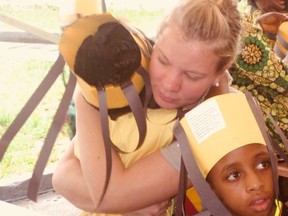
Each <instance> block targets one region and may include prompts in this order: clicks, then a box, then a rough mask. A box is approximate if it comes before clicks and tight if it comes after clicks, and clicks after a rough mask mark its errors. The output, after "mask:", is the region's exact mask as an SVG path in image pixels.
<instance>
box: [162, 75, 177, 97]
mask: <svg viewBox="0 0 288 216" xmlns="http://www.w3.org/2000/svg"><path fill="white" fill-rule="evenodd" d="M163 80H164V83H163V86H164V88H165V90H166V91H169V92H178V91H179V90H180V88H181V77H180V75H179V74H177V72H175V71H169V72H168V73H166V74H165V75H164V79H163Z"/></svg>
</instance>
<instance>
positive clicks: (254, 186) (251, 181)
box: [247, 173, 264, 192]
mask: <svg viewBox="0 0 288 216" xmlns="http://www.w3.org/2000/svg"><path fill="white" fill-rule="evenodd" d="M263 187H264V184H263V181H262V180H261V177H260V176H258V175H257V174H256V173H253V174H251V173H250V174H249V177H248V178H247V191H248V192H251V191H257V190H262V189H263Z"/></svg>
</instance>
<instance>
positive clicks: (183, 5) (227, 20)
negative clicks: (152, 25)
mask: <svg viewBox="0 0 288 216" xmlns="http://www.w3.org/2000/svg"><path fill="white" fill-rule="evenodd" d="M237 3H238V2H237V1H236V0H181V1H180V2H179V4H178V5H176V7H174V8H173V10H172V11H171V12H170V13H169V14H168V16H167V17H166V18H165V19H164V21H163V22H162V24H161V25H160V28H159V32H158V36H159V35H161V33H162V32H163V31H164V30H165V28H167V27H169V26H170V25H171V24H173V25H176V26H177V27H178V28H179V29H180V30H181V31H182V32H183V36H184V39H185V40H187V41H190V40H198V41H204V42H206V41H207V43H209V44H210V45H211V46H212V48H213V49H214V51H215V54H216V55H217V56H219V58H220V60H219V64H218V67H217V70H218V71H220V70H223V68H224V67H225V66H226V65H227V64H229V63H230V62H231V61H234V59H235V57H236V55H237V54H238V51H239V45H240V31H241V24H240V14H239V11H238V9H237Z"/></svg>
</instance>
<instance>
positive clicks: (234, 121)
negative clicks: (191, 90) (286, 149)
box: [180, 93, 266, 178]
mask: <svg viewBox="0 0 288 216" xmlns="http://www.w3.org/2000/svg"><path fill="white" fill-rule="evenodd" d="M180 123H181V125H182V127H183V128H184V131H185V133H186V135H187V138H188V141H189V145H190V147H191V149H192V152H193V155H194V157H195V160H196V162H197V164H198V167H199V169H200V171H201V173H202V175H203V177H204V178H206V177H207V175H208V173H209V171H210V170H211V169H212V168H213V166H214V165H215V164H216V163H217V162H218V161H219V160H220V159H221V158H222V157H224V156H225V155H226V154H228V153H229V152H231V151H232V150H234V149H237V148H239V147H242V146H245V145H248V144H253V143H258V144H263V145H266V143H265V140H264V138H263V135H262V133H261V130H260V128H259V125H258V123H257V120H256V118H255V117H254V114H253V112H252V110H251V108H250V106H249V103H248V101H247V99H246V97H245V95H244V94H242V93H230V94H223V95H219V96H216V97H213V98H210V99H208V100H206V101H204V102H202V103H201V104H200V105H198V106H197V107H195V108H194V109H193V110H191V111H189V112H188V113H186V114H185V116H184V118H183V119H182V120H181V121H180Z"/></svg>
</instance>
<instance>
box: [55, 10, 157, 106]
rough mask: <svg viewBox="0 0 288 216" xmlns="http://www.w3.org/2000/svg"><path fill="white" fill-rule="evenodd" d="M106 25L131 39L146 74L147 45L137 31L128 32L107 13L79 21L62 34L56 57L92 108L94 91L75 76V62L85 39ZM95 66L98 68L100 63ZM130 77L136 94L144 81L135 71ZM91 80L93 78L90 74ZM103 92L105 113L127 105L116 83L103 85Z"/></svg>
mask: <svg viewBox="0 0 288 216" xmlns="http://www.w3.org/2000/svg"><path fill="white" fill-rule="evenodd" d="M108 23H118V24H119V25H121V26H122V27H123V28H125V29H126V31H127V32H128V33H129V35H130V37H131V36H132V39H134V42H136V43H137V45H138V47H139V53H140V54H139V56H140V60H139V67H140V66H141V67H142V68H144V69H145V70H146V71H148V64H149V58H150V53H151V48H152V46H151V44H150V41H148V40H147V38H146V37H145V36H144V35H143V34H142V33H141V32H140V31H137V30H135V29H132V28H127V27H126V26H124V24H122V23H120V21H119V20H117V19H116V18H114V17H113V16H112V15H111V14H108V13H105V14H95V15H91V16H87V17H84V18H81V19H79V20H78V21H77V22H75V23H73V24H72V25H71V26H69V27H68V28H66V29H65V30H64V32H63V35H62V37H61V39H60V42H59V50H60V53H61V54H62V55H63V57H64V59H65V61H66V63H67V64H68V66H69V68H70V70H71V71H72V72H73V73H74V74H75V75H76V77H77V81H78V84H79V86H80V89H81V91H82V94H83V96H84V98H85V99H86V100H87V102H88V103H90V104H92V105H93V106H95V107H99V100H98V94H97V88H96V86H95V85H94V84H88V83H89V80H87V79H83V77H80V76H79V72H81V71H75V61H76V57H77V53H78V51H79V49H80V48H81V46H82V44H83V42H84V41H85V40H86V39H87V38H88V37H91V36H92V37H93V36H94V35H95V34H96V33H97V31H98V30H99V28H101V26H103V25H104V24H108ZM134 30H135V31H134ZM112 37H115V38H117V35H112ZM115 49H117V47H115ZM94 51H95V52H97V50H92V52H94ZM120 54H121V53H120ZM103 55H106V56H104V57H103V56H101V53H100V55H99V56H101V58H103V59H105V61H106V63H107V62H109V58H110V55H108V54H107V53H103ZM131 58H133V57H131ZM91 61H92V62H93V61H94V59H92V60H91ZM113 63H115V62H111V64H113ZM116 63H117V62H116ZM99 64H101V62H100V63H99ZM103 67H104V66H102V68H103ZM97 69H98V68H92V71H93V70H95V72H96V71H97ZM82 72H83V71H82ZM131 74H132V75H131V76H130V77H129V79H130V80H131V81H132V83H133V85H134V87H135V88H136V90H137V92H138V93H140V91H141V90H142V89H143V87H144V80H143V79H142V76H140V75H139V74H138V73H137V69H136V70H135V71H132V72H131ZM90 76H91V75H90ZM92 76H94V75H93V74H92ZM116 76H119V74H117V75H116ZM120 76H121V74H120ZM99 79H101V78H99ZM104 88H105V92H106V97H107V107H108V108H109V109H113V108H122V107H125V106H127V105H128V101H127V99H126V97H125V95H124V94H123V92H122V90H121V86H120V83H119V84H106V85H105V86H104Z"/></svg>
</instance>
